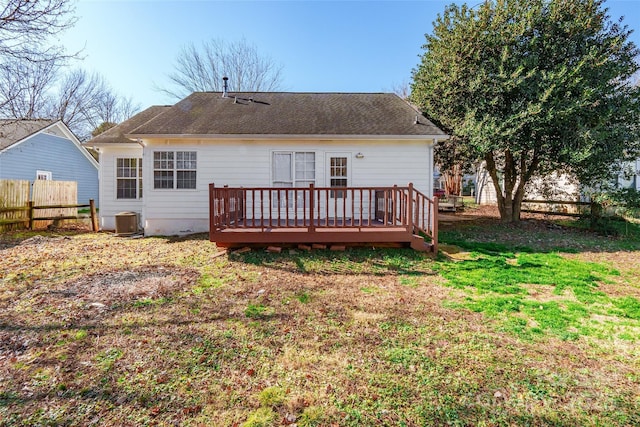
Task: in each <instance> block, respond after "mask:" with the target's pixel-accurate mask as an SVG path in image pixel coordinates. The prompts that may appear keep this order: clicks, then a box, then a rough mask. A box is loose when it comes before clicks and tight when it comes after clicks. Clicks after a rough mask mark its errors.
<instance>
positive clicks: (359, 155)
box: [356, 153, 364, 159]
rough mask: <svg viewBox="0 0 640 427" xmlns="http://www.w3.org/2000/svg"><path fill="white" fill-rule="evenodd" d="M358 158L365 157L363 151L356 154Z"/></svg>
mask: <svg viewBox="0 0 640 427" xmlns="http://www.w3.org/2000/svg"><path fill="white" fill-rule="evenodd" d="M356 159H364V154H362V153H358V154H356Z"/></svg>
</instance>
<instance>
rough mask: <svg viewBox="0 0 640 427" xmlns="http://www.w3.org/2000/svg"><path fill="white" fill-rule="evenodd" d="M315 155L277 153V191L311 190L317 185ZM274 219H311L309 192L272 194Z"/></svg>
mask: <svg viewBox="0 0 640 427" xmlns="http://www.w3.org/2000/svg"><path fill="white" fill-rule="evenodd" d="M315 179H316V154H315V153H314V152H288V151H274V152H273V153H272V178H271V184H272V186H273V187H274V188H304V189H307V188H309V185H310V184H315ZM271 193H272V202H271V203H272V209H273V216H274V217H276V216H277V214H278V213H279V218H280V219H283V218H288V219H289V220H292V219H298V220H302V218H306V219H308V218H309V215H310V214H309V212H308V210H309V193H308V191H306V192H305V191H292V190H288V191H285V190H273V191H272V192H271Z"/></svg>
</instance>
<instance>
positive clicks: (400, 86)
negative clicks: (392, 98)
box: [391, 79, 411, 101]
mask: <svg viewBox="0 0 640 427" xmlns="http://www.w3.org/2000/svg"><path fill="white" fill-rule="evenodd" d="M391 92H393V93H395V94H396V95H398V96H399V97H400V98H402V99H404V100H406V101H408V100H409V96H410V95H411V84H410V83H409V81H408V80H407V79H403V80H402V82H400V83H394V84H393V86H391Z"/></svg>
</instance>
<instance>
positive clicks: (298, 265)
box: [229, 248, 437, 276]
mask: <svg viewBox="0 0 640 427" xmlns="http://www.w3.org/2000/svg"><path fill="white" fill-rule="evenodd" d="M229 258H230V259H231V260H232V261H240V262H244V263H247V264H252V265H256V266H262V267H267V268H270V269H276V270H283V271H287V272H291V273H302V274H323V275H329V274H341V275H360V274H372V275H389V274H391V275H409V276H423V275H436V274H437V273H436V272H435V271H434V270H433V269H432V268H431V267H432V266H433V260H432V259H431V258H429V257H428V256H427V255H425V254H423V253H420V252H416V251H414V250H412V249H395V248H394V249H391V248H385V249H371V248H350V249H347V250H346V251H344V252H334V251H330V250H316V251H313V252H300V251H298V250H296V249H292V250H290V251H289V252H288V253H286V252H285V253H280V254H278V253H268V252H266V251H262V250H257V251H256V250H254V251H252V252H246V253H231V254H230V255H229Z"/></svg>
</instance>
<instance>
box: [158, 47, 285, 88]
mask: <svg viewBox="0 0 640 427" xmlns="http://www.w3.org/2000/svg"><path fill="white" fill-rule="evenodd" d="M225 76H226V77H229V89H230V90H233V91H236V92H242V91H252V92H253V91H255V92H266V91H274V90H278V89H279V88H280V86H281V79H282V66H279V65H277V64H276V63H274V62H273V60H272V59H271V58H269V57H265V56H261V55H260V54H259V53H258V49H257V48H256V46H255V45H252V44H249V43H248V42H247V41H246V40H244V39H242V40H240V41H239V42H234V43H227V42H225V41H224V40H220V39H213V40H210V41H208V42H203V43H202V45H200V46H196V45H195V44H193V43H191V44H189V45H187V46H185V47H183V48H182V50H181V51H180V53H179V54H178V56H177V58H176V63H175V70H174V71H173V72H172V73H170V74H169V75H168V77H169V80H170V82H171V83H172V84H173V87H167V88H159V90H160V91H162V92H164V93H166V94H168V95H170V96H172V97H174V98H178V99H180V98H183V97H184V96H186V95H189V94H190V93H192V92H206V91H216V92H217V91H221V90H222V77H225Z"/></svg>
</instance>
